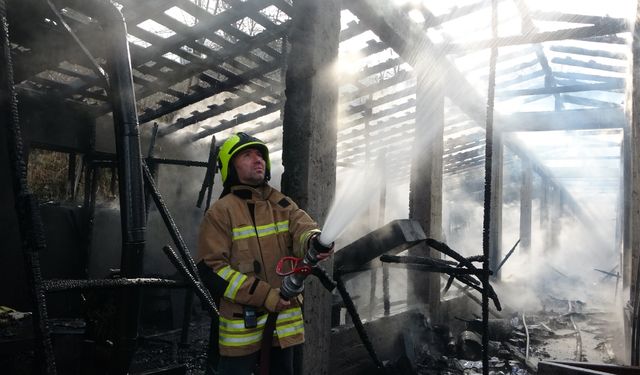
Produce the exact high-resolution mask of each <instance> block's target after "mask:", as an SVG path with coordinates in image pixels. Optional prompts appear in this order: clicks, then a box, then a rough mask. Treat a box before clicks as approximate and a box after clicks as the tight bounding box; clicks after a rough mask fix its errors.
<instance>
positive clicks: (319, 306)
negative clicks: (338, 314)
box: [278, 0, 341, 375]
mask: <svg viewBox="0 0 640 375" xmlns="http://www.w3.org/2000/svg"><path fill="white" fill-rule="evenodd" d="M340 5H341V2H340V1H338V0H323V1H316V0H297V1H294V2H293V15H292V19H293V23H292V26H291V33H290V38H289V41H290V43H291V48H290V52H289V55H288V61H289V64H287V71H286V92H285V95H286V101H285V105H284V113H283V117H282V118H283V125H282V142H283V146H282V149H283V150H282V164H283V166H284V174H283V175H282V184H281V185H282V191H283V193H285V194H287V195H288V196H290V197H291V198H292V199H293V200H294V201H295V202H296V203H297V204H298V205H299V206H300V207H301V208H302V209H304V210H305V211H306V212H308V213H309V215H310V216H311V217H313V218H314V219H315V220H316V221H317V222H318V223H319V224H320V226H323V225H324V221H325V219H326V218H327V214H328V211H329V206H330V203H331V199H332V196H331V195H332V194H333V191H334V188H335V185H336V139H337V118H338V116H337V109H338V102H339V94H338V87H337V85H336V84H335V81H336V78H337V77H335V74H334V72H333V69H330V68H329V67H330V66H332V65H333V64H334V63H335V61H336V59H337V58H338V49H339V44H340V10H341V8H340ZM278 108H282V107H281V106H278ZM324 267H325V268H328V269H327V271H328V272H329V273H332V269H333V261H332V260H331V258H329V260H327V261H325V262H324ZM304 299H305V305H304V313H305V341H306V343H305V345H303V346H302V348H301V349H302V361H301V363H300V366H297V367H299V368H298V369H297V371H294V372H295V373H301V374H302V373H304V374H309V375H320V374H328V373H329V363H330V362H331V361H330V358H329V356H330V354H329V347H330V345H331V308H330V306H331V294H330V293H328V292H327V290H326V289H325V288H324V287H323V286H322V285H321V284H320V283H319V281H318V280H317V279H314V278H309V279H307V282H306V285H305V292H304Z"/></svg>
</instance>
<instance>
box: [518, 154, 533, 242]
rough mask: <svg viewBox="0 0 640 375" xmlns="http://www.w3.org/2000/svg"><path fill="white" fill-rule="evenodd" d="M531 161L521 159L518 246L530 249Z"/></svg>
mask: <svg viewBox="0 0 640 375" xmlns="http://www.w3.org/2000/svg"><path fill="white" fill-rule="evenodd" d="M532 177H533V176H532V171H531V161H530V160H529V159H522V185H521V186H520V246H521V247H522V250H523V251H525V252H527V251H529V250H530V249H531V185H532Z"/></svg>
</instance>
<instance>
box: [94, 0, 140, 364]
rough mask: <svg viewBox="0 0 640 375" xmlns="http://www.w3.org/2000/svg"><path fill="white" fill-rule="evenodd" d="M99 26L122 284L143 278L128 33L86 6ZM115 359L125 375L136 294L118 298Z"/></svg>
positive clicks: (117, 20) (101, 1) (102, 8)
mask: <svg viewBox="0 0 640 375" xmlns="http://www.w3.org/2000/svg"><path fill="white" fill-rule="evenodd" d="M85 7H86V8H85V9H86V11H87V12H88V14H90V15H92V16H93V17H95V18H96V19H97V20H98V21H99V22H100V25H101V26H102V29H103V31H104V38H105V44H106V58H107V65H108V83H109V95H110V99H111V103H112V106H113V123H114V128H115V138H116V153H117V165H118V183H119V186H118V193H119V194H120V218H121V228H122V257H121V266H120V273H121V276H123V277H126V278H137V277H140V276H142V272H143V269H142V261H143V252H144V246H145V230H146V215H145V203H144V185H143V180H142V165H141V160H142V159H141V156H140V138H139V130H138V115H137V111H136V101H135V96H134V86H133V78H132V75H131V60H130V55H129V44H128V42H127V27H126V24H125V21H124V18H123V16H122V13H120V11H119V10H118V9H117V8H116V7H115V6H113V5H112V4H111V3H110V2H108V1H105V0H94V1H91V2H90V4H87V5H86V6H85ZM118 309H119V310H118V314H117V322H116V327H117V328H116V329H117V333H116V335H117V337H115V340H116V353H115V355H116V357H115V358H114V360H113V362H112V363H113V368H112V369H111V371H112V372H113V373H122V374H124V373H127V372H128V371H129V365H130V363H131V359H132V358H133V354H134V352H135V348H136V340H137V337H138V318H139V313H140V290H139V289H131V290H124V291H123V292H122V296H121V300H120V301H119V303H118Z"/></svg>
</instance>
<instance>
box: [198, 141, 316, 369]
mask: <svg viewBox="0 0 640 375" xmlns="http://www.w3.org/2000/svg"><path fill="white" fill-rule="evenodd" d="M218 167H219V169H220V176H221V178H222V182H223V188H224V189H223V192H222V194H221V196H220V199H219V200H218V201H216V202H215V203H214V204H213V205H212V206H211V208H210V209H209V210H208V211H207V213H206V215H205V217H204V219H203V221H202V224H201V226H200V234H199V238H198V259H199V260H200V262H199V268H200V269H201V271H202V267H203V266H205V268H206V269H207V270H209V272H210V273H211V274H210V275H209V276H207V275H206V272H205V273H204V275H203V272H201V275H202V276H203V282H204V283H205V284H206V283H207V282H210V281H211V279H212V278H215V277H216V276H217V277H219V278H218V280H220V279H221V280H223V281H222V286H221V287H219V290H220V294H221V298H220V302H219V310H220V316H219V323H218V347H219V349H218V350H219V354H220V357H219V362H218V374H221V375H227V374H229V375H230V374H234V375H241V374H251V373H252V371H254V370H255V368H256V364H257V363H258V362H260V361H264V362H268V363H270V366H269V368H270V372H269V373H270V374H272V375H273V374H293V347H294V346H295V345H299V344H301V343H303V342H304V322H303V319H302V310H301V307H300V303H299V301H298V300H297V299H292V300H290V301H287V300H284V299H283V298H281V296H280V294H279V287H280V286H281V283H282V276H279V275H278V274H276V264H277V263H278V261H279V260H280V259H281V258H282V257H285V256H296V257H302V256H303V255H304V253H305V251H306V249H307V248H308V246H309V245H308V244H309V241H310V240H311V238H312V237H314V236H317V235H318V234H319V233H320V231H319V229H318V226H317V224H316V222H315V221H314V220H313V219H311V218H310V217H309V215H308V214H307V213H306V212H304V211H303V210H302V209H300V208H299V207H298V206H297V204H296V203H295V202H293V201H292V200H291V199H290V198H289V197H287V196H285V195H284V194H282V193H281V192H279V191H278V190H276V189H274V188H273V187H271V186H270V185H269V184H268V181H269V179H270V177H271V162H270V159H269V150H268V148H267V146H266V144H265V143H264V142H262V141H261V140H259V139H257V138H254V137H252V136H250V135H247V134H245V133H237V134H235V135H232V136H231V137H229V138H228V139H227V140H226V141H225V142H224V143H223V144H222V146H221V147H220V151H219V154H218ZM324 257H326V255H324V254H323V255H322V258H323V259H324ZM211 271H212V272H211ZM204 278H206V279H208V280H205V279H204ZM270 314H271V315H272V317H271V319H269V323H267V321H268V319H267V317H268V316H269V315H270ZM269 325H271V327H268V326H269ZM273 325H274V326H273ZM265 326H267V328H266V329H265ZM269 330H271V331H272V332H273V333H272V339H271V340H270V339H269V334H268V333H267V334H265V335H263V333H264V332H265V331H267V332H268V331H269ZM263 336H264V340H263ZM261 348H270V349H269V351H268V355H267V354H266V353H265V352H266V350H261ZM261 352H262V353H261ZM260 357H262V359H261V358H260ZM265 358H268V360H267V361H265ZM264 367H265V366H264V364H263V369H262V370H261V371H262V373H265V372H264V371H265V369H264Z"/></svg>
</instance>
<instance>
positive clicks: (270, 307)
mask: <svg viewBox="0 0 640 375" xmlns="http://www.w3.org/2000/svg"><path fill="white" fill-rule="evenodd" d="M290 305H291V302H289V301H286V300H284V299H282V297H281V296H280V289H271V290H269V294H267V299H266V300H265V301H264V307H265V309H267V311H269V312H272V313H276V312H280V311H282V310H284V309H286V308H288V307H289V306H290Z"/></svg>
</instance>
